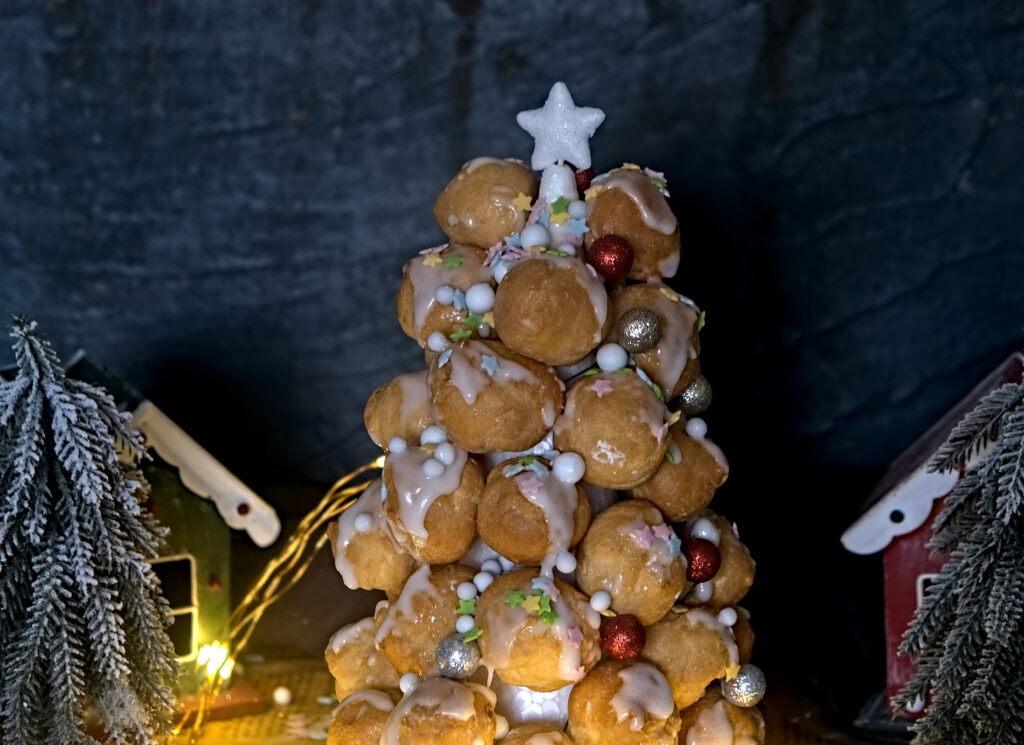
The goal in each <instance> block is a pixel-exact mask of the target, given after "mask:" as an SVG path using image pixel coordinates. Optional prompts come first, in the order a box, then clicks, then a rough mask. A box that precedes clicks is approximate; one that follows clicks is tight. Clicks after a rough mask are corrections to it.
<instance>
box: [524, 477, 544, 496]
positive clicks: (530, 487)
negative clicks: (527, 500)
mask: <svg viewBox="0 0 1024 745" xmlns="http://www.w3.org/2000/svg"><path fill="white" fill-rule="evenodd" d="M543 488H544V482H543V481H541V480H540V479H538V478H537V477H536V476H528V477H527V478H525V479H523V480H522V481H520V482H519V491H520V492H521V493H522V495H523V496H524V497H533V496H536V494H537V493H538V492H539V491H540V490H541V489H543Z"/></svg>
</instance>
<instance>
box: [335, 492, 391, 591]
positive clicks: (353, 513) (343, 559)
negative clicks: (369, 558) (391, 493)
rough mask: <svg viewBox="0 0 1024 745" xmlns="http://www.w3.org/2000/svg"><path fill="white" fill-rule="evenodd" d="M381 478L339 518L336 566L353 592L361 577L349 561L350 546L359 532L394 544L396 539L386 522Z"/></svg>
mask: <svg viewBox="0 0 1024 745" xmlns="http://www.w3.org/2000/svg"><path fill="white" fill-rule="evenodd" d="M380 487H381V482H380V479H377V480H375V481H373V482H371V484H370V485H369V486H368V487H366V490H365V491H364V492H363V493H362V494H361V495H359V499H357V500H356V501H355V502H354V503H353V504H352V506H350V507H349V508H348V509H347V510H345V511H344V512H342V513H341V516H340V517H339V518H338V541H337V544H336V545H335V549H334V567H335V569H337V570H338V573H339V574H341V579H342V581H343V582H344V583H345V587H347V588H349V589H350V590H358V589H359V578H358V577H357V576H356V570H355V566H354V565H353V564H352V562H351V561H350V560H349V558H348V547H349V545H351V543H352V539H353V538H354V537H355V536H356V535H357V534H359V533H369V532H371V531H372V532H378V533H382V534H383V535H385V536H387V538H388V539H389V540H390V541H391V542H392V544H394V545H395V549H396V550H397V549H398V546H397V544H395V539H394V537H393V536H392V534H391V528H390V526H389V525H388V523H387V520H385V519H384V504H383V502H381V501H380ZM365 518H369V521H370V524H369V527H367V528H366V530H360V527H365V525H364V523H365Z"/></svg>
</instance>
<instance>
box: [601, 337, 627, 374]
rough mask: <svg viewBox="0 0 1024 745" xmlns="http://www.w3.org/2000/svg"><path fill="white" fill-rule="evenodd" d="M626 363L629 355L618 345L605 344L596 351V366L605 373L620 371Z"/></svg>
mask: <svg viewBox="0 0 1024 745" xmlns="http://www.w3.org/2000/svg"><path fill="white" fill-rule="evenodd" d="M627 362H629V355H628V354H626V350H625V349H623V348H622V347H620V346H619V345H618V344H605V345H604V346H603V347H601V348H600V349H598V350H597V366H598V367H600V368H601V369H602V370H604V371H605V372H612V371H614V370H621V369H622V368H624V367H625V366H626V363H627Z"/></svg>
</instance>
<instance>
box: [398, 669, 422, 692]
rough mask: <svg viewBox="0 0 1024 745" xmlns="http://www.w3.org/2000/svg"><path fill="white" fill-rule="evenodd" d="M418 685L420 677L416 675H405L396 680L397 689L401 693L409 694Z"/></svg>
mask: <svg viewBox="0 0 1024 745" xmlns="http://www.w3.org/2000/svg"><path fill="white" fill-rule="evenodd" d="M419 684H420V676H419V675H417V674H416V673H406V674H405V675H403V676H402V677H401V678H399V679H398V689H399V690H400V691H401V692H402V693H409V692H410V691H412V690H413V689H414V688H415V687H416V686H418V685H419Z"/></svg>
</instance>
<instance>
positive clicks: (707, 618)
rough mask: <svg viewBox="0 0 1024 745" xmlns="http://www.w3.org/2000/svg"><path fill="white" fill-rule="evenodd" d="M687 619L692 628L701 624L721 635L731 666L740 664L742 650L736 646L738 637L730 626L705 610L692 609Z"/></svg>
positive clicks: (687, 612) (688, 612)
mask: <svg viewBox="0 0 1024 745" xmlns="http://www.w3.org/2000/svg"><path fill="white" fill-rule="evenodd" d="M686 618H687V620H688V621H689V622H690V625H691V626H692V625H693V624H700V625H702V626H706V627H707V628H709V629H714V630H715V631H717V632H718V633H719V635H721V637H722V642H723V643H724V644H725V648H726V650H727V651H728V653H729V664H730V665H739V664H740V650H739V648H738V647H737V646H736V637H734V636H733V633H732V629H730V628H729V627H728V626H724V625H723V624H722V622H721V621H719V620H718V617H717V616H716V615H714V614H713V613H710V612H708V611H706V610H704V609H703V608H690V609H689V610H688V611H686Z"/></svg>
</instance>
